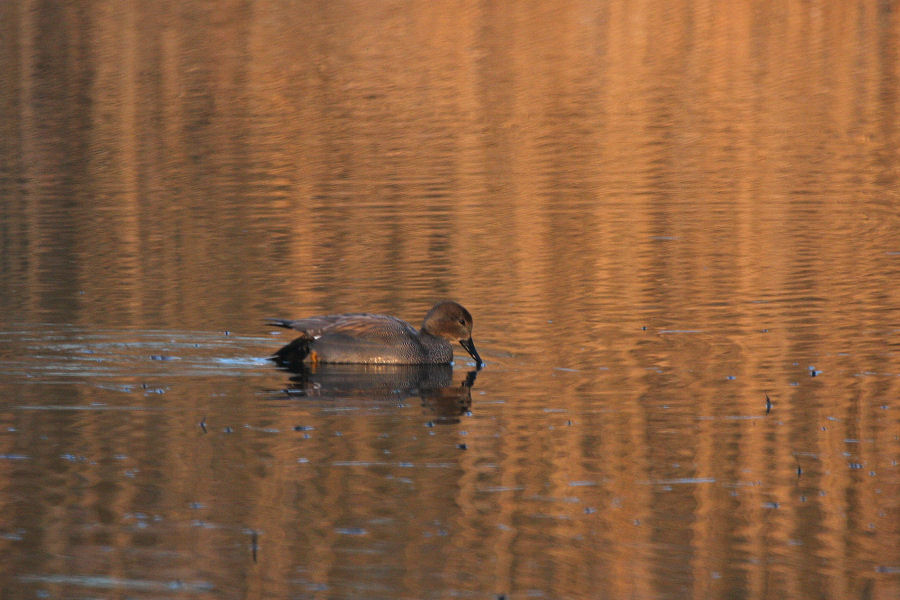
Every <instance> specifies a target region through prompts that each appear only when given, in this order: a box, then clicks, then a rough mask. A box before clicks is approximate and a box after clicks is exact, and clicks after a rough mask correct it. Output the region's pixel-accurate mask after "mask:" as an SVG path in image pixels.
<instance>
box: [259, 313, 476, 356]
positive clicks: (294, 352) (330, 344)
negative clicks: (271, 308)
mask: <svg viewBox="0 0 900 600" xmlns="http://www.w3.org/2000/svg"><path fill="white" fill-rule="evenodd" d="M268 323H269V324H270V325H277V326H279V327H286V328H288V329H296V330H297V331H299V332H301V334H302V335H301V336H300V337H298V338H297V339H295V340H294V341H292V342H291V343H290V344H287V345H286V346H284V347H283V348H281V349H280V350H278V352H276V353H275V358H276V360H278V361H279V362H281V363H282V364H288V365H299V364H301V363H312V364H315V363H355V364H406V365H435V364H448V363H450V362H453V346H452V344H451V341H452V340H457V341H459V343H460V344H461V345H462V347H463V348H465V350H466V351H467V352H468V353H469V354H470V355H471V356H472V358H474V359H475V363H476V366H477V367H479V368H480V367H481V365H482V364H483V363H482V361H481V357H480V356H479V355H478V352H477V351H476V350H475V345H474V343H473V342H472V316H471V315H470V314H469V311H467V310H466V309H465V308H463V307H462V306H460V305H459V304H457V303H456V302H441V303H438V304H436V305H435V306H434V307H432V309H431V310H430V311H428V314H427V315H425V321H424V323H423V324H422V328H421V329H416V328H415V327H413V326H412V325H410V324H409V323H407V322H406V321H403V320H401V319H398V318H396V317H391V316H388V315H375V314H369V313H351V314H341V315H324V316H319V317H309V318H306V319H297V320H294V321H291V320H285V319H270V320H269V321H268Z"/></svg>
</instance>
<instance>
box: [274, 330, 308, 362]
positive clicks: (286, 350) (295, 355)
mask: <svg viewBox="0 0 900 600" xmlns="http://www.w3.org/2000/svg"><path fill="white" fill-rule="evenodd" d="M312 341H313V339H312V338H310V337H308V336H304V335H301V336H300V337H298V338H297V339H295V340H294V341H292V342H290V343H289V344H286V345H284V346H282V347H281V348H279V349H278V350H277V351H276V352H275V354H273V355H272V360H274V361H275V363H276V364H278V366H281V367H286V368H288V369H290V370H292V371H297V370H299V369H300V368H302V366H303V360H304V359H305V358H306V357H307V356H309V344H310V342H312Z"/></svg>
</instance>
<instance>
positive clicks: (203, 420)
mask: <svg viewBox="0 0 900 600" xmlns="http://www.w3.org/2000/svg"><path fill="white" fill-rule="evenodd" d="M200 429H202V430H203V433H206V416H205V415H204V416H203V419H202V420H201V421H200Z"/></svg>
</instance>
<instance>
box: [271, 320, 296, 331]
mask: <svg viewBox="0 0 900 600" xmlns="http://www.w3.org/2000/svg"><path fill="white" fill-rule="evenodd" d="M266 325H271V326H272V327H284V328H285V329H291V322H290V321H289V320H288V319H266Z"/></svg>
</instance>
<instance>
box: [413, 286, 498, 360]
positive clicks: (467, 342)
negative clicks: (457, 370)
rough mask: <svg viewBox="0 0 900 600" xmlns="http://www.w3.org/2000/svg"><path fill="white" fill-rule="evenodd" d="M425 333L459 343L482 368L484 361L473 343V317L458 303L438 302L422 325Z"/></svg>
mask: <svg viewBox="0 0 900 600" xmlns="http://www.w3.org/2000/svg"><path fill="white" fill-rule="evenodd" d="M422 331H424V332H425V333H428V334H431V335H434V336H438V337H442V338H446V339H448V340H450V341H451V342H452V341H456V342H459V344H460V346H462V347H463V348H464V349H465V351H466V352H468V353H469V355H470V356H471V357H472V358H474V359H475V366H476V367H477V368H479V369H480V368H481V367H483V366H484V361H482V360H481V357H480V356H478V351H477V350H476V349H475V343H474V342H473V341H472V315H471V314H469V311H467V310H466V309H465V308H463V307H462V305H460V304H458V303H456V302H450V301H447V302H438V303H437V304H435V305H434V306H432V307H431V310H429V311H428V314H426V315H425V321H424V322H423V323H422Z"/></svg>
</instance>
